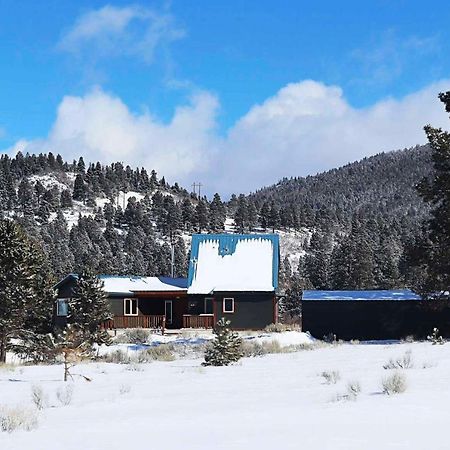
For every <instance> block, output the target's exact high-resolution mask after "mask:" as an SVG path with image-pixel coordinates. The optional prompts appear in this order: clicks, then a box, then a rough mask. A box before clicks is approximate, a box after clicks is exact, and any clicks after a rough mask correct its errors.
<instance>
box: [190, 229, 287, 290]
mask: <svg viewBox="0 0 450 450" xmlns="http://www.w3.org/2000/svg"><path fill="white" fill-rule="evenodd" d="M248 239H255V240H256V239H267V240H270V241H272V245H273V263H272V282H273V287H274V289H276V288H277V287H278V270H279V264H280V243H279V242H280V241H279V237H278V234H225V233H221V234H193V235H192V242H191V258H190V261H189V274H188V286H191V285H192V280H193V278H194V272H195V261H197V260H198V249H199V246H200V243H201V242H205V241H219V254H220V255H221V256H225V255H232V254H233V253H234V252H235V251H236V245H237V243H238V242H239V241H241V240H248Z"/></svg>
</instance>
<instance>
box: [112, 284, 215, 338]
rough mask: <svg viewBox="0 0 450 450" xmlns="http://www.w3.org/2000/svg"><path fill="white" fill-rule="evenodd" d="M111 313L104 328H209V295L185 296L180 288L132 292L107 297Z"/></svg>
mask: <svg viewBox="0 0 450 450" xmlns="http://www.w3.org/2000/svg"><path fill="white" fill-rule="evenodd" d="M110 305H111V312H112V313H113V317H112V318H111V319H110V320H108V321H106V322H105V323H104V325H103V328H105V329H108V330H115V329H123V328H146V329H154V330H161V331H163V332H164V330H166V329H169V330H178V329H183V328H188V329H211V328H213V327H214V314H213V309H212V308H213V302H212V298H194V299H191V298H188V296H187V294H185V293H180V292H134V295H133V296H132V297H131V296H130V297H129V298H123V297H121V298H110Z"/></svg>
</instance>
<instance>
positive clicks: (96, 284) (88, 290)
mask: <svg viewBox="0 0 450 450" xmlns="http://www.w3.org/2000/svg"><path fill="white" fill-rule="evenodd" d="M110 318H111V312H110V311H109V306H108V302H107V299H106V296H105V292H104V291H103V282H102V281H100V280H99V279H98V278H97V277H96V276H95V275H94V274H92V273H91V272H89V271H86V272H85V273H82V274H80V275H79V277H78V280H77V285H76V288H75V290H74V296H73V298H72V299H71V300H70V303H69V315H68V317H67V321H68V323H69V324H72V325H74V326H76V327H78V328H79V329H81V330H83V333H84V334H85V337H86V340H87V341H88V342H89V343H90V344H109V343H110V338H109V335H108V333H107V332H106V331H105V330H102V328H101V325H102V324H103V323H104V322H105V321H106V320H108V319H110Z"/></svg>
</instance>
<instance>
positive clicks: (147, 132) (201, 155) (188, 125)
mask: <svg viewBox="0 0 450 450" xmlns="http://www.w3.org/2000/svg"><path fill="white" fill-rule="evenodd" d="M217 108H218V102H217V99H216V98H215V97H214V96H212V95H211V94H209V93H206V92H199V93H197V94H196V95H193V96H192V98H191V99H190V103H189V104H188V105H185V106H180V107H178V108H177V109H176V110H175V112H174V114H173V117H172V119H171V121H170V122H169V123H167V124H164V123H161V122H159V121H158V120H157V119H156V118H155V117H152V116H151V114H150V113H148V112H144V113H141V114H134V113H132V112H131V111H130V110H129V109H128V107H127V106H126V105H125V104H124V103H123V102H122V101H121V100H120V99H119V98H117V97H114V96H112V95H110V94H108V93H106V92H104V91H102V90H101V89H98V88H97V89H94V90H93V91H92V92H89V93H88V94H87V95H85V96H84V97H72V96H67V97H64V99H63V100H62V102H61V104H60V105H59V107H58V112H57V117H56V121H55V123H54V125H53V127H52V129H51V131H50V133H49V135H48V137H47V138H46V139H40V140H35V141H24V140H22V141H19V142H18V143H17V144H16V145H15V146H14V148H13V149H12V152H16V151H17V150H19V149H20V150H21V151H22V152H27V151H28V152H30V153H33V152H34V153H36V152H47V151H52V152H54V153H55V154H56V153H60V154H62V155H63V156H64V158H65V159H67V160H68V161H71V160H72V159H74V158H76V159H78V157H79V156H83V157H84V158H85V159H86V160H87V161H97V160H100V161H103V162H114V161H123V162H124V163H125V164H129V165H135V166H137V165H140V166H141V165H143V166H145V167H148V168H150V169H155V170H157V171H158V172H159V173H161V174H162V175H164V176H166V177H169V178H170V179H171V180H173V181H176V180H180V181H185V180H186V179H185V177H186V176H187V175H188V174H190V173H192V172H193V171H196V170H201V169H203V168H206V167H209V164H210V160H211V158H212V157H213V156H214V153H213V152H212V151H211V149H214V148H215V143H213V140H214V136H215V131H214V129H215V117H216V110H217Z"/></svg>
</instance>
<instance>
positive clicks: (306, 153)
mask: <svg viewBox="0 0 450 450" xmlns="http://www.w3.org/2000/svg"><path fill="white" fill-rule="evenodd" d="M0 8H1V10H0V11H1V14H0V71H1V72H0V73H1V83H0V105H1V109H0V129H1V135H0V148H3V149H4V151H10V152H11V151H15V150H17V149H18V148H19V149H22V150H25V151H48V150H52V151H54V152H55V153H58V152H60V153H61V154H63V156H65V157H67V158H71V157H74V156H76V155H78V154H84V155H85V156H87V157H88V159H92V158H94V159H100V160H102V161H104V162H109V161H112V160H115V159H122V160H123V161H124V162H125V163H130V164H132V165H138V164H139V165H145V166H147V167H148V168H150V169H151V168H153V167H155V168H156V169H158V170H159V171H160V172H161V174H166V175H167V176H169V178H170V179H171V180H172V181H175V180H179V181H181V182H182V183H185V184H190V182H192V181H193V180H196V179H201V180H202V181H203V182H204V183H205V184H206V185H208V191H209V192H212V191H214V190H220V191H221V192H224V193H230V192H233V191H237V192H238V191H241V190H243V191H249V190H253V189H256V188H258V187H261V186H262V185H264V184H269V183H272V182H276V181H277V180H278V179H279V178H280V177H282V176H295V175H307V174H309V173H316V172H318V171H321V170H325V169H328V168H331V167H333V166H335V165H340V164H343V163H345V162H348V161H350V160H353V159H358V158H360V157H362V156H365V155H368V154H373V153H377V152H379V151H385V150H391V149H395V148H401V147H406V146H410V145H414V144H416V143H422V142H423V141H424V138H423V133H422V131H421V127H422V125H424V124H425V123H427V122H432V123H436V124H437V125H445V124H446V121H447V118H446V116H445V114H443V113H442V112H441V108H440V106H439V105H438V102H437V101H436V95H437V93H438V91H439V90H442V89H445V88H446V87H447V85H448V84H449V83H447V79H449V78H450V73H449V72H450V59H449V58H448V54H450V52H449V50H450V49H449V42H450V39H449V37H450V36H449V28H448V23H449V19H450V8H448V4H447V3H446V2H443V1H442V2H439V1H434V2H429V3H428V4H427V7H426V8H425V7H424V5H423V2H419V1H394V0H391V1H387V0H386V1H372V2H370V1H367V2H361V1H358V2H357V1H343V2H334V1H322V2H306V1H282V0H281V1H277V2H274V1H267V0H260V1H258V2H256V1H255V2H253V1H252V2H250V1H236V0H227V1H221V0H220V1H211V0H209V1H205V0H196V1H187V0H183V1H181V0H179V1H177V0H173V1H172V2H148V1H145V2H140V3H139V2H126V1H112V2H100V1H83V0H78V1H68V0H67V1H63V2H62V1H56V0H41V1H39V2H36V1H26V0H22V1H20V2H17V1H11V0H0ZM306 80H312V81H306ZM449 88H450V85H449ZM330 110H331V111H332V113H330ZM330 114H331V115H330ZM403 116H405V117H403ZM393 121H394V122H397V123H396V124H395V126H394V125H393V124H392V122H393ZM93 124H96V126H97V129H96V130H93V129H92V128H93ZM380 134H381V135H383V136H382V137H380ZM117 143H120V145H118V144H117ZM122 149H123V151H122ZM274 155H276V156H277V157H275V156H274ZM236 167H238V168H239V169H238V171H239V174H238V176H237V177H234V178H235V180H234V182H233V185H232V186H230V182H229V181H228V177H229V174H230V173H231V172H232V171H236Z"/></svg>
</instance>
